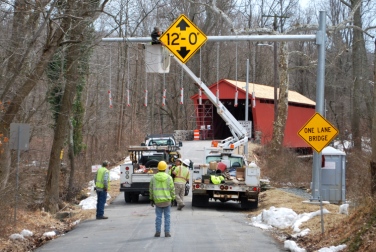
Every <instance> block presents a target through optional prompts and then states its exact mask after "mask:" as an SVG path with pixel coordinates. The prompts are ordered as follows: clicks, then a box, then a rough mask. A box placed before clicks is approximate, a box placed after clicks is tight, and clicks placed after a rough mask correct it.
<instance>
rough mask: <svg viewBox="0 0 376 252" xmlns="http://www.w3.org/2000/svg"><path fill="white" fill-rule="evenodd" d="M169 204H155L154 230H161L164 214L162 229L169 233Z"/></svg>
mask: <svg viewBox="0 0 376 252" xmlns="http://www.w3.org/2000/svg"><path fill="white" fill-rule="evenodd" d="M170 210H171V206H167V207H157V206H155V215H156V218H155V230H156V232H161V226H162V214H164V231H165V232H166V233H170V212H171V211H170Z"/></svg>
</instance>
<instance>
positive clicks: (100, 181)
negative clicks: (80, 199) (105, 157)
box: [94, 161, 110, 220]
mask: <svg viewBox="0 0 376 252" xmlns="http://www.w3.org/2000/svg"><path fill="white" fill-rule="evenodd" d="M108 165H109V162H108V161H104V162H103V164H102V167H101V168H99V169H98V171H97V173H96V174H95V177H94V183H95V190H96V191H97V215H96V218H97V220H103V219H108V217H107V216H104V205H105V204H106V201H107V191H108V190H109V188H110V187H109V181H110V172H109V171H108V169H107V167H108Z"/></svg>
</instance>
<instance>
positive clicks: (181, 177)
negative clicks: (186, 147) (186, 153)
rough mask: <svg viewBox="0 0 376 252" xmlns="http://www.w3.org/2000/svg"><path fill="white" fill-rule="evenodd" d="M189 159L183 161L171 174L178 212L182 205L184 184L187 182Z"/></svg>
mask: <svg viewBox="0 0 376 252" xmlns="http://www.w3.org/2000/svg"><path fill="white" fill-rule="evenodd" d="M190 162H191V161H190V160H189V159H185V160H184V161H183V162H182V165H180V166H177V167H176V168H175V170H174V171H173V172H172V174H174V175H175V178H174V185H175V193H176V202H177V204H178V210H181V209H182V208H183V207H184V206H185V204H184V193H185V184H186V183H187V182H189V168H188V167H189V164H190Z"/></svg>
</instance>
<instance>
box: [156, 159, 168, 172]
mask: <svg viewBox="0 0 376 252" xmlns="http://www.w3.org/2000/svg"><path fill="white" fill-rule="evenodd" d="M166 168H167V163H166V162H165V161H160V162H159V163H158V170H159V171H165V170H166Z"/></svg>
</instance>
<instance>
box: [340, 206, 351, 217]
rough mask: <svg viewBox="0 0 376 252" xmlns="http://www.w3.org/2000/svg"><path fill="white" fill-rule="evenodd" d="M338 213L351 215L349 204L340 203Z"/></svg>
mask: <svg viewBox="0 0 376 252" xmlns="http://www.w3.org/2000/svg"><path fill="white" fill-rule="evenodd" d="M338 213H340V214H346V215H349V204H342V205H340V206H339V210H338Z"/></svg>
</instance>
